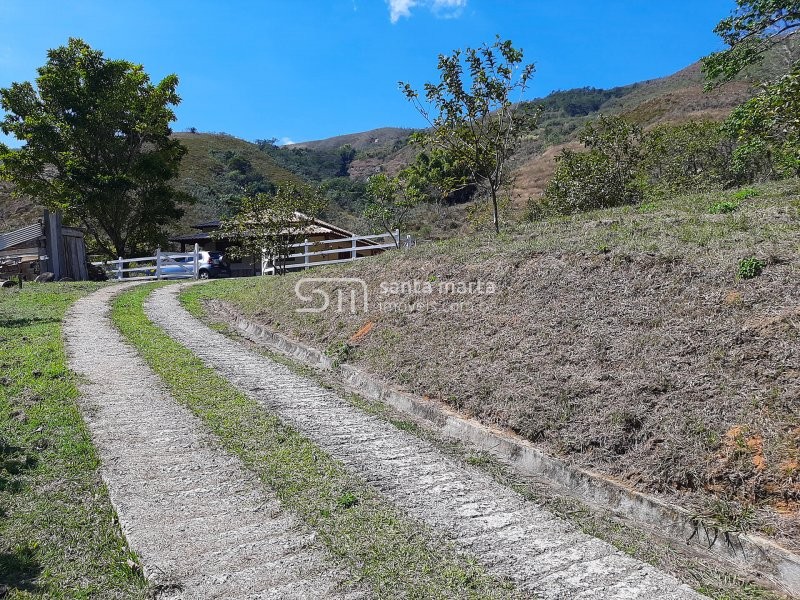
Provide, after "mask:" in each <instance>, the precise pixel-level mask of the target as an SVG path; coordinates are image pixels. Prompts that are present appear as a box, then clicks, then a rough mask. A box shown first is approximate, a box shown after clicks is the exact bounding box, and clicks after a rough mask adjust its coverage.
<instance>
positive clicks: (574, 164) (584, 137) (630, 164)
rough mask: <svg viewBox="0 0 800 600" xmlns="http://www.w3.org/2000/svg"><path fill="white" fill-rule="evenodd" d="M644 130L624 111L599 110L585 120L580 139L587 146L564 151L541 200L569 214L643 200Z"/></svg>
mask: <svg viewBox="0 0 800 600" xmlns="http://www.w3.org/2000/svg"><path fill="white" fill-rule="evenodd" d="M641 135H642V130H641V128H639V127H638V126H637V125H635V124H632V123H629V122H627V121H626V120H625V119H623V118H621V117H605V116H601V117H600V119H599V121H597V122H596V123H589V124H587V125H586V127H585V128H584V131H583V133H582V134H581V138H580V139H581V142H583V144H584V145H585V146H586V147H587V148H588V152H574V151H572V150H569V149H565V150H563V151H562V152H561V155H560V156H559V157H558V158H557V159H556V160H557V161H558V166H557V167H556V171H555V174H554V175H553V178H552V179H551V180H550V182H549V183H548V185H547V189H546V190H545V194H544V200H543V205H544V206H545V207H546V209H547V210H548V211H550V212H555V213H560V214H569V213H574V212H579V211H583V210H592V209H596V208H606V207H610V206H620V205H624V204H636V203H637V202H640V201H641V200H642V199H643V197H644V191H645V185H644V180H643V178H642V175H641V172H640V169H639V161H640V154H639V146H640V142H641Z"/></svg>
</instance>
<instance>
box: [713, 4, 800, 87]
mask: <svg viewBox="0 0 800 600" xmlns="http://www.w3.org/2000/svg"><path fill="white" fill-rule="evenodd" d="M798 27H800V4H798V3H797V0H737V2H736V10H734V11H733V13H732V14H731V16H729V17H728V18H726V19H723V20H722V21H720V22H719V24H718V25H717V27H716V28H715V29H714V32H715V33H717V34H718V35H719V36H720V37H721V38H722V40H723V41H724V42H725V44H727V45H728V46H729V47H728V49H727V50H723V51H721V52H715V53H714V54H711V55H709V56H707V57H705V58H704V59H703V71H704V73H705V74H706V77H707V78H708V80H709V86H713V85H717V84H720V83H724V82H726V81H730V80H731V79H733V78H734V77H735V76H736V75H737V74H738V73H740V72H741V71H742V70H743V69H744V68H746V67H748V66H750V65H752V64H755V63H757V62H759V61H760V60H761V59H762V58H763V57H764V54H765V53H766V52H767V50H769V49H770V48H772V47H773V46H775V45H776V44H778V43H780V42H782V41H784V40H785V39H786V36H787V35H788V34H789V33H791V32H792V31H794V30H795V29H797V28H798Z"/></svg>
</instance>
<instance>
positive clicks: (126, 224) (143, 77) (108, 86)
mask: <svg viewBox="0 0 800 600" xmlns="http://www.w3.org/2000/svg"><path fill="white" fill-rule="evenodd" d="M47 56H48V60H47V63H46V64H45V65H44V66H43V67H41V68H39V69H38V74H39V76H38V77H37V79H36V82H35V86H34V84H33V83H30V82H24V83H14V84H12V85H11V87H9V88H4V89H0V106H2V108H3V109H4V110H5V111H6V113H7V114H6V115H5V118H4V119H3V121H2V122H0V129H2V131H3V132H4V133H6V134H11V135H14V136H15V137H16V138H17V139H19V140H22V141H24V142H25V145H24V146H23V147H22V148H21V149H19V150H16V151H10V152H9V151H4V152H3V153H2V155H0V162H1V163H2V169H0V177H2V178H3V179H7V180H9V181H12V182H13V183H14V184H15V185H16V193H18V194H28V195H31V196H33V197H35V198H37V199H39V200H40V201H41V202H43V203H44V204H45V205H47V206H49V207H50V208H54V209H61V210H63V211H64V216H65V218H66V219H67V220H68V222H73V223H79V224H80V225H82V226H83V227H85V228H86V229H87V231H88V232H89V233H90V235H91V236H92V237H93V238H94V241H95V242H96V244H97V247H98V249H100V250H102V251H104V252H105V253H106V254H108V255H111V256H126V255H127V253H128V252H129V251H130V250H133V249H138V248H141V247H143V246H146V245H149V244H153V243H155V242H157V241H159V240H160V239H161V238H162V237H163V231H164V227H165V226H166V225H168V224H169V223H171V222H172V221H174V220H175V219H177V218H179V217H180V216H181V215H182V213H183V211H182V210H181V209H180V208H179V207H178V201H183V202H187V203H188V202H191V201H192V199H191V197H189V196H187V195H185V194H181V193H179V192H176V190H175V189H173V188H172V187H171V185H170V180H172V179H173V178H174V177H175V176H176V175H177V172H178V166H179V164H180V160H181V158H182V157H183V155H184V154H185V152H186V150H185V148H184V147H183V146H182V145H181V144H180V142H178V141H177V140H173V139H170V133H171V131H170V127H169V124H170V123H171V122H172V121H174V120H175V114H174V113H173V111H172V107H174V106H175V105H177V104H178V103H179V102H180V98H179V97H178V94H177V93H176V88H177V85H178V78H177V77H176V76H175V75H169V76H167V77H165V78H164V79H163V80H162V81H161V82H159V83H158V84H156V85H153V84H151V83H150V78H149V76H148V75H147V74H146V73H145V72H144V69H143V67H142V66H141V65H137V64H134V63H131V62H128V61H125V60H110V59H107V58H105V57H104V56H103V53H102V52H100V51H97V50H93V49H92V48H90V47H89V45H88V44H86V43H85V42H83V41H82V40H79V39H74V38H71V39H70V40H69V43H68V44H67V45H66V46H61V47H59V48H56V49H54V50H50V51H48V53H47Z"/></svg>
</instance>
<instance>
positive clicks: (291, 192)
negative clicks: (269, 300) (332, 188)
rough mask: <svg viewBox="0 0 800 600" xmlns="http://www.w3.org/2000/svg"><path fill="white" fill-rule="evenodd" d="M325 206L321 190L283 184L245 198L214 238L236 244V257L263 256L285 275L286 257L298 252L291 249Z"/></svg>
mask: <svg viewBox="0 0 800 600" xmlns="http://www.w3.org/2000/svg"><path fill="white" fill-rule="evenodd" d="M326 204H327V199H326V197H325V193H324V190H322V189H321V188H312V187H310V186H306V185H297V184H293V183H284V184H282V185H279V186H278V187H277V188H276V189H275V191H274V192H273V193H261V194H257V195H255V196H252V197H245V198H242V200H241V204H240V207H239V212H238V213H237V214H236V215H235V216H233V217H231V218H229V219H223V220H222V223H221V226H220V229H219V231H218V232H216V233H215V235H216V236H217V237H218V238H226V239H229V240H231V241H232V242H233V243H234V245H233V246H232V247H231V248H230V250H229V253H230V254H231V256H233V257H234V258H237V257H246V256H262V255H263V256H266V257H267V258H268V259H269V261H270V262H271V263H272V264H273V265H274V266H275V269H276V272H278V273H280V274H284V273H286V261H287V257H288V256H289V255H290V254H294V253H295V251H296V250H297V249H296V248H292V246H293V245H294V244H298V243H300V242H302V241H303V239H304V238H305V237H306V235H307V229H308V227H309V226H310V225H312V224H313V223H314V219H315V218H316V217H317V216H318V215H319V213H320V212H321V211H322V209H323V208H324V207H325V205H326Z"/></svg>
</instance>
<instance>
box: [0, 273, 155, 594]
mask: <svg viewBox="0 0 800 600" xmlns="http://www.w3.org/2000/svg"><path fill="white" fill-rule="evenodd" d="M97 287H98V284H78V283H67V284H56V283H48V284H26V286H25V288H24V289H23V290H21V291H19V290H16V289H12V290H0V597H8V598H146V597H147V596H148V594H147V582H146V581H145V580H144V578H143V577H142V576H141V575H140V573H139V570H138V567H137V566H136V557H135V556H133V555H132V554H131V553H130V551H129V549H128V547H127V544H126V542H125V539H124V538H123V536H122V533H121V531H120V528H119V526H118V523H117V520H116V516H115V513H114V510H113V508H112V506H111V503H110V501H109V498H108V493H107V490H106V488H105V486H104V484H103V482H102V480H101V478H100V475H99V472H98V469H99V467H100V463H99V460H98V457H97V453H96V452H95V449H94V447H93V446H92V444H91V441H90V439H89V434H88V432H87V430H86V427H85V425H84V423H83V420H82V419H81V416H80V414H79V412H78V408H77V405H76V398H77V397H78V391H77V389H76V387H75V380H74V377H73V376H72V374H71V373H70V372H69V371H68V369H67V367H66V365H65V356H64V348H63V344H62V340H61V321H62V319H63V317H64V313H65V311H66V310H67V309H68V308H69V306H70V305H71V304H72V303H73V302H74V301H75V300H77V299H78V298H80V297H81V296H84V295H86V294H88V293H89V292H91V291H93V290H95V289H97Z"/></svg>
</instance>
